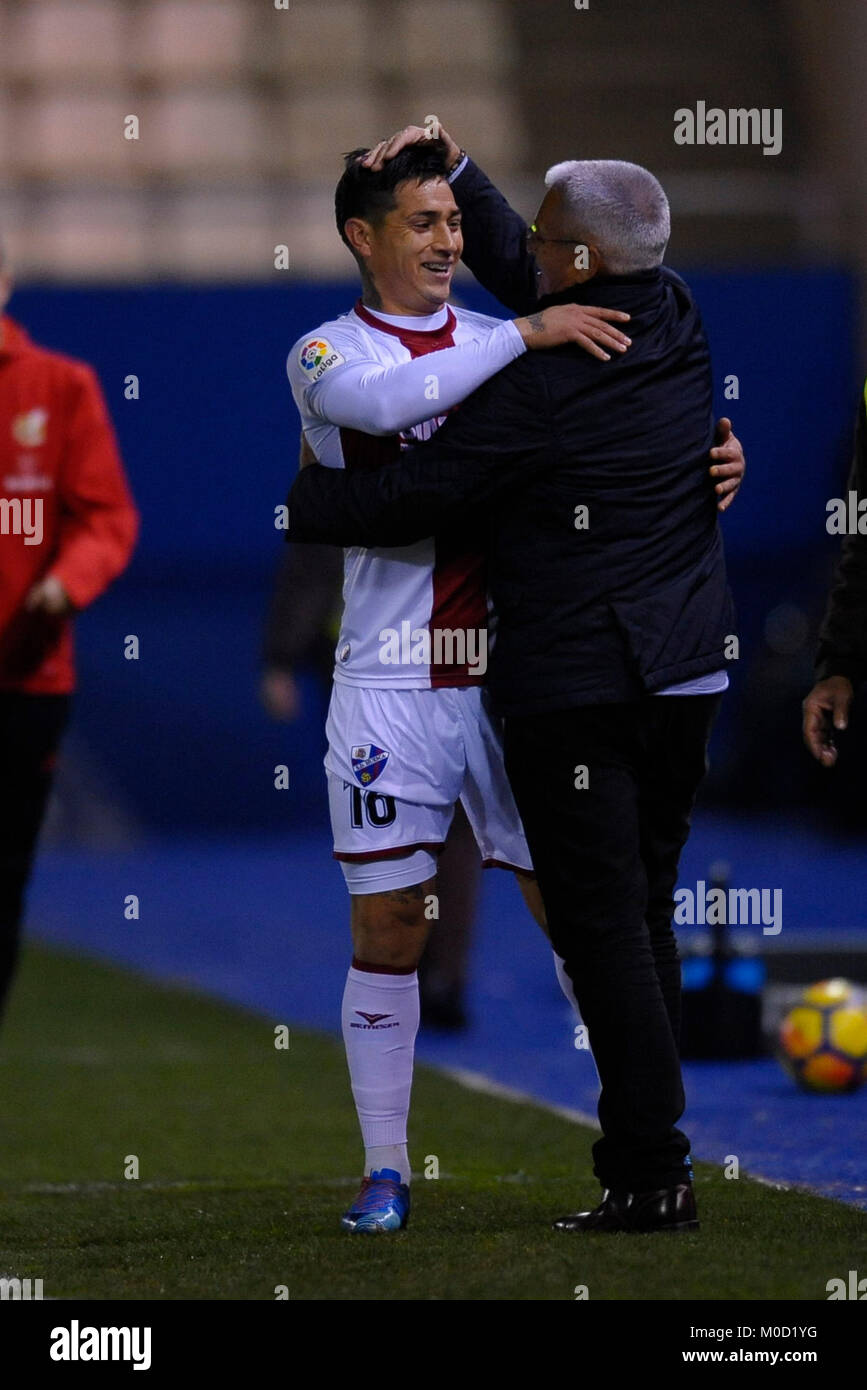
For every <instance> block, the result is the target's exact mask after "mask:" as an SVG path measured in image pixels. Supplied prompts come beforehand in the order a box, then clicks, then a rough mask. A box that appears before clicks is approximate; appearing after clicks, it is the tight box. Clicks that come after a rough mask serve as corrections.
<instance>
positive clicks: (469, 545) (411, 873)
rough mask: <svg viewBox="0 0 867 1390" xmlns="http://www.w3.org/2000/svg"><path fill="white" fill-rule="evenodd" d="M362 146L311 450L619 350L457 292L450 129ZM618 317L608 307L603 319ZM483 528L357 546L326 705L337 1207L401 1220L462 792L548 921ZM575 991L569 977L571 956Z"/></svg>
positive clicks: (320, 331)
mask: <svg viewBox="0 0 867 1390" xmlns="http://www.w3.org/2000/svg"><path fill="white" fill-rule="evenodd" d="M366 153H367V152H366V151H363V150H362V151H355V152H354V153H353V154H352V155H350V156H348V157H347V161H346V169H345V172H344V175H343V177H342V179H341V180H340V183H339V185H338V188H337V195H336V200H335V211H336V218H337V226H338V231H339V232H340V235H341V237H342V238H343V240H344V242H345V243H346V245H347V246H348V247H349V249H350V250H351V252H352V254H353V255H354V257H355V259H356V261H357V263H358V265H359V269H360V271H361V278H362V298H361V299H360V300H359V301H358V303H357V304H356V305H355V307H354V309H353V310H352V311H351V312H350V313H349V314H347V315H345V316H343V317H342V318H340V319H338V320H335V321H333V322H330V323H327V324H323V325H321V326H320V327H319V328H317V329H316V330H315V331H314V332H313V333H311V334H307V335H305V337H304V338H302V339H300V340H299V342H298V343H297V344H296V345H295V347H294V348H293V349H292V352H291V353H290V357H289V363H288V371H289V377H290V381H291V383H292V388H293V394H294V396H295V400H296V403H297V405H298V408H299V411H300V413H301V418H302V426H303V433H304V439H305V441H306V443H307V445H308V446H309V449H310V451H311V453H312V455H313V456H315V457H316V458H317V459H318V460H319V461H320V462H321V463H323V464H325V465H327V466H331V467H338V468H339V467H346V468H359V469H364V468H372V467H379V466H381V465H384V464H387V463H388V461H389V460H390V459H395V458H396V457H397V456H398V455H399V453H400V450H401V447H402V445H407V444H410V443H412V442H414V441H418V440H422V439H426V438H428V437H429V436H430V435H431V434H432V433H433V431H434V430H435V429H436V428H437V427H438V425H439V424H440V423H441V422H442V420H443V419H444V418H445V415H446V413H447V412H448V411H449V410H450V409H452V408H454V407H456V406H458V405H459V403H460V401H462V400H463V399H464V398H465V397H466V396H468V395H469V394H470V393H471V392H472V391H473V390H474V389H475V388H476V387H477V386H478V385H480V384H481V383H482V382H484V381H485V380H487V379H488V378H489V377H490V376H492V375H493V374H494V373H495V372H497V371H499V370H500V369H501V368H503V367H505V366H506V365H507V364H508V363H509V362H511V361H512V360H514V358H515V357H517V356H519V355H520V354H521V353H522V352H524V351H525V350H526V349H527V348H528V347H540V348H541V347H552V346H557V345H559V344H561V343H564V342H567V341H573V342H579V343H581V344H582V345H583V346H584V347H585V348H586V349H587V350H588V351H590V352H592V353H594V354H595V355H596V356H598V357H602V358H605V359H609V358H610V353H609V352H608V351H606V349H610V350H611V351H624V350H626V349H627V348H628V339H627V338H626V337H625V335H624V334H623V333H621V332H620V331H619V330H618V329H617V328H616V327H615V326H614V322H613V321H616V320H619V321H621V322H623V321H625V316H623V315H619V314H615V313H614V312H613V311H608V312H600V311H597V310H595V309H592V308H589V309H584V310H583V311H580V312H578V313H576V312H575V311H576V310H578V307H579V306H575V305H573V306H568V308H569V311H570V312H569V314H568V316H567V315H566V314H564V312H563V311H564V309H566V308H567V306H563V305H557V306H554V307H552V308H550V309H548V310H546V311H545V312H544V313H543V314H539V315H533V316H532V318H530V319H528V318H518V319H516V320H513V321H509V322H502V321H500V320H497V319H493V318H489V317H487V316H485V315H480V314H475V313H469V312H467V311H464V310H460V309H454V308H451V307H450V306H449V305H448V303H447V301H448V298H449V293H450V287H451V280H452V276H453V274H454V270H455V267H456V265H457V262H458V260H459V259H460V255H461V249H462V239H461V231H460V212H459V210H458V208H457V205H456V204H455V201H454V198H453V196H452V193H451V189H450V187H449V184H448V181H447V179H448V173H449V172H450V170H449V160H448V157H447V153H446V150H445V147H444V146H443V145H442V143H441V142H439V141H436V140H428V141H425V142H423V143H419V144H408V145H407V146H406V148H404V149H402V150H401V151H400V152H399V153H398V154H397V155H396V156H395V158H393V159H390V160H388V162H387V163H386V164H384V165H383V167H382V168H381V169H379V170H377V171H371V170H369V169H367V168H365V167H364V166H363V165H362V163H361V158H362V156H364V155H365V154H366ZM606 320H608V321H607V322H606ZM478 542H479V538H478V537H472V536H469V537H467V538H466V539H464V538H460V540H459V541H454V542H451V543H450V544H449V545H448V546H443V545H442V544H441V543H439V542H437V541H435V540H433V539H430V540H425V541H421V542H418V543H416V544H413V545H410V546H406V547H403V548H401V549H388V550H374V549H372V550H365V549H351V550H349V551H347V552H346V556H345V582H344V603H345V608H344V614H343V620H342V624H341V631H340V635H339V638H338V643H337V651H336V658H337V660H336V665H335V672H334V690H333V694H332V699H331V705H330V708H329V714H328V721H327V735H328V753H327V755H326V769H327V773H328V786H329V801H330V809H331V821H332V828H333V832H334V846H335V848H334V853H335V857H336V858H337V859H338V860H339V862H340V863H341V867H342V869H343V872H344V876H345V878H346V883H347V887H348V890H349V893H350V896H351V927H352V940H353V952H354V955H353V960H352V965H351V968H350V970H349V974H348V978H347V983H346V989H345V993H344V999H343V1011H342V1022H343V1036H344V1041H345V1044H346V1051H347V1058H348V1063H349V1072H350V1079H351V1083H352V1090H353V1096H354V1099H355V1103H356V1107H357V1110H358V1115H359V1120H360V1124H361V1130H362V1137H363V1141H364V1147H365V1165H364V1178H363V1182H362V1187H361V1190H360V1192H359V1194H358V1196H357V1197H356V1199H355V1201H354V1202H353V1204H352V1206H351V1207H350V1208H349V1210H348V1211H347V1212H346V1213H345V1214H344V1217H343V1219H342V1224H343V1226H344V1228H345V1229H347V1230H350V1231H359V1232H360V1231H379V1230H395V1229H400V1228H401V1227H403V1226H405V1225H406V1221H407V1217H408V1214H409V1181H410V1165H409V1158H408V1155H407V1145H406V1125H407V1116H408V1110H409V1100H410V1090H411V1082H412V1066H413V1048H414V1040H415V1035H416V1031H417V1028H418V984H417V976H416V966H417V964H418V960H419V958H420V955H421V952H422V950H423V948H424V943H425V940H426V937H427V934H428V931H429V928H430V923H431V920H432V919H434V918H435V914H436V905H435V904H436V877H435V874H436V854H437V852H438V851H439V849H440V848H441V846H442V845H443V842H444V840H445V838H446V832H447V829H448V826H449V823H450V821H451V817H452V815H453V811H454V807H455V804H456V803H457V802H458V801H459V800H460V801H461V803H462V804H463V806H464V809H465V811H466V814H467V817H468V819H469V821H470V824H471V826H472V829H473V832H474V834H475V837H476V840H477V843H478V845H479V850H480V854H481V857H482V861H483V863H484V864H485V865H486V866H498V867H508V868H511V869H513V870H515V871H516V873H517V874H518V880H519V883H520V885H521V888H522V891H523V893H524V896H525V898H526V900H527V902H528V905H529V906H530V908H531V910H532V911H533V915H534V916H535V918H536V920H537V921H538V922H539V923H540V924H543V923H544V913H543V910H542V906H541V901H540V899H539V895H538V890H537V889H536V887H535V882H534V880H533V878H532V866H531V861H530V856H529V853H528V851H527V845H526V841H525V838H524V834H523V829H522V827H521V824H520V820H519V818H518V814H517V810H516V808H515V804H514V800H513V797H512V793H511V789H510V787H509V784H508V781H507V778H506V775H505V770H504V767H503V762H502V752H501V743H500V732H499V728H498V725H497V723H496V721H495V720H494V719H493V718H492V717H491V715H490V713H489V710H488V707H487V703H486V699H485V693H484V688H483V687H484V676H485V670H486V664H487V640H488V602H487V591H486V582H485V573H484V562H483V559H482V557H481V555H480V554H479V553H478ZM558 974H560V979H561V984H562V985H563V987H564V990H565V991H566V993H567V997H569V998H570V1000H572V1001H573V1003H574V998H573V994H572V991H571V983H570V982H569V981H568V979H567V978H566V977H565V975H563V974H562V973H561V972H560V970H559V969H558Z"/></svg>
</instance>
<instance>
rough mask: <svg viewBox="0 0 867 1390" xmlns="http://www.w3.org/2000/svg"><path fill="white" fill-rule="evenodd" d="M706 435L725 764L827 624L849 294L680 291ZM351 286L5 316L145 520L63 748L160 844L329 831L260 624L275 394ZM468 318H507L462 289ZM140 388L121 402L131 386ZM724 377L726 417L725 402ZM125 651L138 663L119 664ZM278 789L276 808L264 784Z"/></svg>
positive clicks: (163, 296) (56, 297)
mask: <svg viewBox="0 0 867 1390" xmlns="http://www.w3.org/2000/svg"><path fill="white" fill-rule="evenodd" d="M690 280H691V283H692V284H693V286H694V288H695V290H696V293H697V296H698V298H699V302H700V303H701V305H702V309H703V313H704V318H705V322H706V325H707V329H708V334H709V337H710V341H711V347H712V350H713V356H714V363H715V378H716V391H717V410H718V413H719V414H729V415H731V416H732V418H733V419H734V421H735V427H736V429H737V432H738V433H739V435H740V436H741V438H742V439H743V440H744V442H745V446H746V449H747V452H748V459H749V470H750V471H749V485H748V487H747V488H746V490H745V491H744V493H743V494H742V496H741V498H740V499H739V501H738V502H737V504H736V506H735V507H734V509H733V510H732V511H731V512H730V513H729V514H728V515H727V517H726V520H725V533H726V543H727V549H728V554H729V558H730V568H731V575H732V583H733V587H734V589H735V595H736V599H737V603H738V609H739V613H740V631H741V634H742V638H743V644H744V646H743V651H744V659H743V660H742V662H741V663H740V665H739V668H738V669H737V670H736V671H734V673H733V675H734V682H733V683H734V686H735V690H734V691H733V695H732V697H731V701H730V712H729V714H728V715H727V717H726V719H724V720H723V723H722V725H721V728H720V731H719V737H720V746H721V748H722V750H723V752H722V757H723V762H724V763H725V761H726V759H728V760H729V761H730V760H731V759H732V758H735V759H736V758H737V747H736V744H737V737H736V732H735V724H736V712H737V709H738V703H737V702H738V699H739V696H738V687H739V685H742V683H743V681H744V680H745V679H747V678H748V676H747V673H748V671H749V666H750V654H751V652H754V651H756V650H757V649H758V647H759V646H760V644H761V633H762V625H763V623H764V620H765V615H766V614H767V612H768V611H769V610H770V609H772V608H773V607H774V605H775V604H779V603H781V602H783V601H792V602H795V603H797V604H799V605H802V606H803V607H804V608H805V609H806V610H808V611H810V612H811V613H815V612H816V611H818V610H820V607H821V601H822V598H823V589H824V585H825V583H826V582H827V573H828V566H829V563H830V560H831V559H832V558H833V545H832V544H831V543H830V541H829V540H828V538H827V537H825V536H824V533H823V527H824V516H825V502H826V500H827V498H828V497H830V496H834V495H839V494H840V493H841V491H842V489H843V486H844V482H845V475H846V469H847V466H848V457H849V450H850V444H851V436H852V426H853V422H854V412H855V407H856V403H857V399H858V391H859V384H860V382H861V380H862V379H863V374H864V364H863V363H859V362H858V361H857V360H856V355H855V350H854V346H853V344H854V339H855V314H856V292H855V286H854V282H853V280H852V279H851V277H849V276H848V275H847V274H845V273H843V272H836V271H825V270H816V271H814V272H803V271H798V272H791V273H789V272H784V271H779V272H773V273H764V272H763V273H743V274H734V273H726V274H707V273H705V274H693V275H692V276H691V277H690ZM355 295H356V290H355V287H354V286H353V285H352V284H351V283H341V284H333V285H316V286H312V287H311V286H305V285H301V284H290V285H288V286H280V287H274V288H269V287H258V288H257V287H238V288H202V289H193V288H188V287H183V288H180V287H179V288H175V287H166V286H160V287H145V288H137V289H58V288H50V289H49V288H30V289H24V290H21V291H20V292H19V293H18V294H17V295H16V297H15V299H14V300H13V302H12V305H11V312H12V314H13V316H15V317H16V318H18V319H19V320H20V321H21V322H23V323H24V324H25V325H26V326H27V328H28V329H29V331H30V332H31V333H32V335H33V336H34V337H35V338H37V339H38V340H39V341H41V342H43V343H45V344H46V345H50V346H53V347H55V348H57V349H60V350H62V351H65V352H68V353H71V354H73V355H75V356H78V357H82V358H85V359H86V360H88V361H90V362H91V363H93V365H94V366H95V367H96V369H97V371H98V372H99V375H100V377H101V380H102V382H103V386H104V389H105V392H106V396H107V399H108V402H109V406H110V409H111V412H112V415H113V418H114V421H115V424H116V427H117V431H118V435H119V437H120V441H121V447H122V451H123V456H124V459H125V462H126V465H127V468H128V471H129V475H130V479H131V482H132V486H133V489H134V492H135V495H136V498H137V501H138V504H139V507H140V509H141V513H142V523H143V524H142V536H141V542H140V545H139V549H138V552H137V554H136V557H135V560H134V563H133V564H132V566H131V567H130V569H129V571H128V572H127V574H126V576H125V577H124V578H123V580H122V581H120V582H118V584H117V585H116V586H115V587H114V588H113V589H112V591H111V592H110V593H109V594H108V595H106V596H105V597H104V598H103V599H102V600H101V601H100V602H99V603H97V604H96V605H95V606H94V607H93V608H92V609H91V610H90V611H89V612H88V613H87V614H85V615H84V616H83V617H82V618H81V619H80V620H79V658H80V673H81V693H80V696H79V699H78V704H77V710H76V716H75V723H76V730H77V733H78V735H79V737H80V740H81V741H82V743H83V745H84V746H86V747H87V749H88V752H89V754H90V756H92V758H93V759H94V760H95V762H96V763H97V764H98V766H99V768H100V771H101V773H102V775H103V777H104V778H105V779H106V781H107V782H108V784H109V785H111V786H112V787H113V788H114V790H115V791H116V792H117V793H118V794H119V795H120V796H121V797H122V798H124V799H125V800H126V802H127V803H128V804H129V806H130V808H131V809H132V810H133V811H134V812H135V813H136V815H137V816H138V818H139V819H140V820H141V822H142V823H143V824H144V825H145V826H147V827H148V828H149V829H150V830H152V831H153V832H154V833H163V834H174V833H177V832H180V831H183V832H184V833H191V832H193V833H195V832H196V831H199V830H200V831H202V832H203V833H204V832H207V831H210V830H226V829H235V830H237V831H238V833H240V834H243V833H245V832H248V831H249V832H250V833H256V834H258V833H260V832H261V831H263V830H267V829H271V830H277V829H279V827H280V826H281V825H288V824H302V823H303V824H307V825H309V824H310V823H311V822H320V821H321V822H323V823H324V817H325V806H324V797H323V789H322V781H321V771H320V763H321V756H322V752H323V736H322V720H323V712H324V711H323V708H322V703H321V699H320V696H319V692H318V691H317V688H316V685H315V682H314V680H313V679H312V677H311V678H309V679H308V680H306V681H305V697H306V712H305V717H304V719H303V720H302V721H301V722H300V723H299V724H297V725H294V726H285V727H279V726H275V725H273V724H271V723H270V722H269V720H268V719H267V718H266V716H265V715H264V713H263V712H262V710H261V708H260V706H259V703H258V691H257V687H258V679H259V674H260V646H261V635H262V619H263V613H264V609H265V605H266V602H267V597H268V592H269V586H270V583H271V577H272V574H273V570H274V565H275V562H276V559H277V557H278V554H279V549H280V546H281V544H282V541H281V537H280V534H279V533H278V532H276V531H275V530H274V526H273V514H274V507H275V506H276V505H277V504H279V503H280V502H282V501H283V500H284V498H285V494H286V490H287V486H288V484H289V481H290V479H291V478H292V476H293V474H294V471H295V467H296V459H297V451H298V425H297V417H296V413H295V408H294V405H293V402H292V399H291V395H290V393H289V388H288V384H287V381H286V375H285V361H286V355H287V352H288V349H289V347H290V346H291V344H292V343H293V342H294V341H295V339H296V338H298V337H299V336H300V335H301V334H303V333H305V332H306V331H308V330H309V329H312V328H313V327H315V326H316V325H318V324H319V323H321V322H322V321H323V320H326V319H328V318H331V317H334V316H336V315H337V314H338V313H341V312H343V311H345V310H346V308H347V307H348V306H349V305H350V304H351V303H352V301H353V299H354V297H355ZM460 299H461V302H463V303H465V304H467V305H468V306H469V307H472V308H479V309H486V310H488V311H490V312H494V313H500V314H502V313H503V310H502V309H501V308H500V307H499V306H497V305H496V304H495V303H494V301H492V300H491V299H490V298H489V297H488V296H487V295H485V294H484V293H483V292H482V291H480V290H478V289H476V287H475V286H473V285H464V284H462V285H461V286H460ZM130 375H135V376H136V377H137V378H138V380H139V384H140V385H139V390H140V395H139V399H138V400H127V399H125V395H124V383H125V379H126V378H127V377H128V376H130ZM729 375H735V376H737V378H738V382H739V393H740V398H739V399H738V400H734V401H732V400H725V399H724V382H725V378H726V377H727V376H729ZM130 633H135V634H136V635H137V636H138V637H139V639H140V644H141V655H140V659H139V660H138V661H137V662H130V661H125V660H124V659H123V657H122V644H123V639H124V638H125V636H126V635H127V634H130ZM279 763H286V764H288V765H289V767H290V768H291V778H292V789H291V792H290V794H288V795H287V794H286V793H281V794H278V793H276V792H275V790H274V787H273V769H274V767H275V765H276V764H279Z"/></svg>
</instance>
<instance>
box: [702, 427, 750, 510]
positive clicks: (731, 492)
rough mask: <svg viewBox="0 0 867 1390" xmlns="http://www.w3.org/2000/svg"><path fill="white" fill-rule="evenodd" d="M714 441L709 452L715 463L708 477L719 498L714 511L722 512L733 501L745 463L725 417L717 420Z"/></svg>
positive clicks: (745, 469) (741, 448)
mask: <svg viewBox="0 0 867 1390" xmlns="http://www.w3.org/2000/svg"><path fill="white" fill-rule="evenodd" d="M716 440H717V442H716V444H715V445H714V447H713V448H712V449H711V451H710V456H711V458H712V459H716V463H714V464H712V465H711V470H710V476H711V477H712V478H713V479H714V482H715V488H714V491H715V492H716V494H717V496H718V498H719V501H718V502H717V504H716V509H717V511H718V512H724V511H725V510H726V509H727V508H728V507H730V506H731V504H732V502H733V501H734V500H735V497H736V495H737V490H738V488H739V487H740V485H741V483H742V482H743V480H744V474H745V473H746V471H747V461H746V459H745V458H744V451H743V446H742V444H741V441H740V440H739V439H738V437H737V435H736V434H734V433H733V432H732V422H731V420H729V419H728V418H727V417H726V416H725V415H724V416H723V417H722V419H721V420H717V425H716Z"/></svg>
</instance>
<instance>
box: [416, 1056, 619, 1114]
mask: <svg viewBox="0 0 867 1390" xmlns="http://www.w3.org/2000/svg"><path fill="white" fill-rule="evenodd" d="M428 1065H430V1064H428ZM436 1070H437V1071H439V1072H442V1073H443V1075H444V1076H448V1077H450V1078H451V1079H452V1081H456V1082H457V1083H458V1085H459V1086H463V1087H465V1088H466V1090H468V1091H481V1092H482V1094H483V1095H486V1096H496V1097H497V1099H498V1100H511V1101H514V1103H515V1104H516V1105H534V1106H535V1107H536V1109H537V1110H547V1111H548V1113H549V1115H559V1116H560V1118H561V1119H563V1120H569V1121H571V1123H572V1124H573V1125H589V1126H590V1128H591V1129H599V1128H600V1125H599V1121H598V1120H597V1118H596V1116H595V1115H587V1114H586V1113H585V1112H584V1111H583V1110H573V1109H572V1107H571V1105H552V1104H551V1102H550V1101H547V1100H540V1099H539V1097H538V1096H531V1095H530V1094H529V1092H527V1091H518V1090H516V1088H515V1087H514V1086H504V1085H503V1084H502V1082H500V1081H492V1080H491V1078H490V1077H489V1076H484V1075H483V1073H482V1072H480V1071H467V1070H466V1069H465V1068H464V1067H437V1068H436Z"/></svg>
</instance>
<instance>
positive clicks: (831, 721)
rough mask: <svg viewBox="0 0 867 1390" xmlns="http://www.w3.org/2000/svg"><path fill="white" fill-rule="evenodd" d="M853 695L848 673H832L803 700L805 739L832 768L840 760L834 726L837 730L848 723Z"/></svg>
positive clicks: (815, 754) (808, 745) (811, 750)
mask: <svg viewBox="0 0 867 1390" xmlns="http://www.w3.org/2000/svg"><path fill="white" fill-rule="evenodd" d="M854 694H855V690H854V687H853V685H852V682H851V681H850V680H849V678H848V676H829V677H828V678H827V680H823V681H818V682H817V684H816V685H814V686H813V689H812V690H811V691H810V693H809V695H808V696H807V698H806V700H805V701H804V705H803V709H804V722H803V734H804V742H805V744H806V745H807V748H808V749H809V751H810V752H811V753H812V755H813V757H814V758H815V759H816V761H817V762H818V763H821V764H822V766H823V767H833V766H834V764H835V762H836V761H837V747H836V745H835V743H834V738H833V734H832V732H831V726H833V728H835V729H845V728H846V727H847V726H848V723H849V709H850V707H851V704H852V700H853V697H854Z"/></svg>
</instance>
